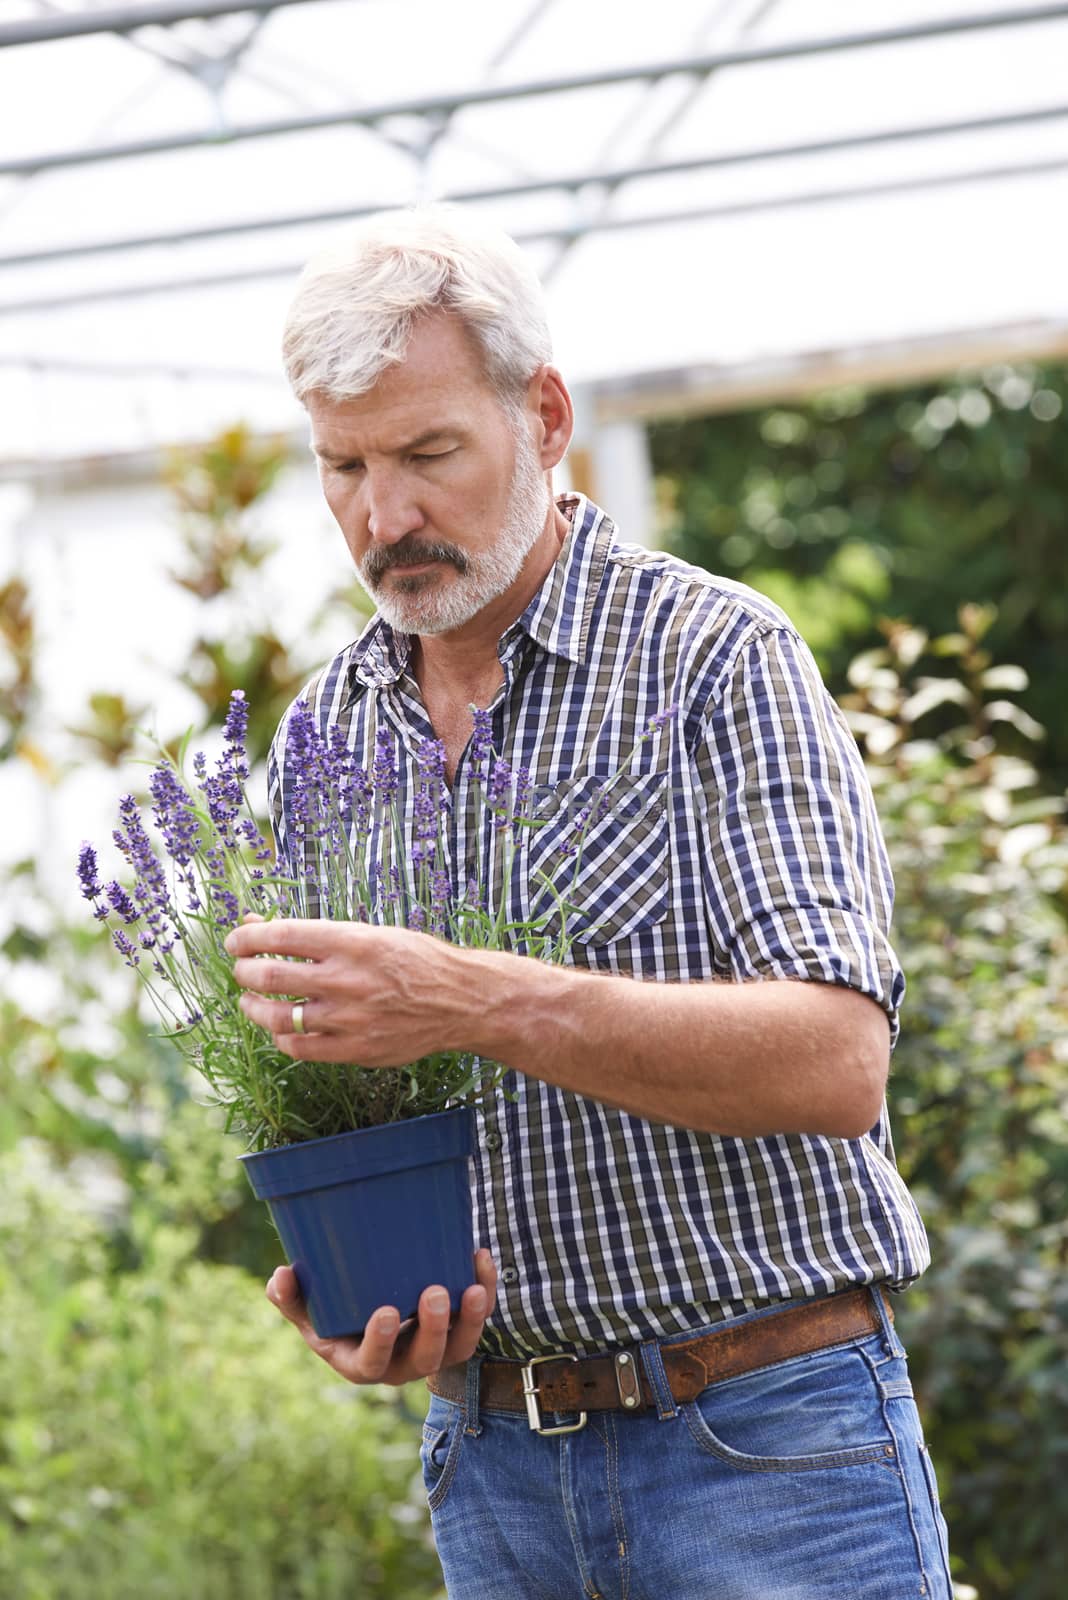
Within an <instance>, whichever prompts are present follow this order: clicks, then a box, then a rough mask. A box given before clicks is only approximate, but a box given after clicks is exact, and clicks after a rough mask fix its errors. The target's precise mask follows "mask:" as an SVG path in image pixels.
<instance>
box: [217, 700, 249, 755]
mask: <svg viewBox="0 0 1068 1600" xmlns="http://www.w3.org/2000/svg"><path fill="white" fill-rule="evenodd" d="M247 735H248V701H247V700H246V699H245V691H244V689H235V690H234V692H233V694H232V695H231V696H230V709H229V710H228V711H227V713H226V721H225V722H224V723H223V737H224V738H225V740H226V742H227V744H231V745H239V746H240V747H241V751H242V754H244V747H245V739H246V737H247Z"/></svg>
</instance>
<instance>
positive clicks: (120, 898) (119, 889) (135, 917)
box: [104, 879, 141, 954]
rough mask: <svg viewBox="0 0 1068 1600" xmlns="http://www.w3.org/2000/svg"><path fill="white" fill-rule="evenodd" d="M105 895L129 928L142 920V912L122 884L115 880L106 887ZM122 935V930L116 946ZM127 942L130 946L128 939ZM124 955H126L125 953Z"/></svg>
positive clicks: (116, 937) (116, 938) (116, 935)
mask: <svg viewBox="0 0 1068 1600" xmlns="http://www.w3.org/2000/svg"><path fill="white" fill-rule="evenodd" d="M104 893H105V894H106V895H107V897H108V900H109V901H110V902H111V908H112V910H113V911H117V912H118V914H119V916H120V917H121V918H122V920H123V922H125V923H126V925H127V927H129V926H130V924H131V923H134V922H137V921H139V920H140V917H141V913H140V911H139V910H138V909H137V907H136V906H135V905H134V903H133V901H132V900H131V899H130V896H129V895H128V894H127V893H126V890H125V889H124V888H123V886H122V884H121V883H117V882H116V881H115V880H114V879H112V881H111V882H110V883H109V884H106V885H105V887H104ZM120 934H122V930H121V929H120V930H119V932H118V933H116V934H115V936H114V937H115V941H116V944H118V939H119V935H120ZM122 937H123V938H124V939H125V938H126V935H125V934H122ZM126 942H127V944H129V940H128V939H127V940H126ZM119 949H120V950H121V949H122V946H121V945H119ZM123 954H125V951H123Z"/></svg>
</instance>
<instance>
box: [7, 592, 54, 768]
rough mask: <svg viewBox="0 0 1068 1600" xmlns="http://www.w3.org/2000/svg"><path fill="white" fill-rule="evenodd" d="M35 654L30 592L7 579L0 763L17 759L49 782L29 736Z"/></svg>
mask: <svg viewBox="0 0 1068 1600" xmlns="http://www.w3.org/2000/svg"><path fill="white" fill-rule="evenodd" d="M36 650H37V636H36V625H35V622H34V615H33V607H32V605H31V603H30V591H29V588H28V587H27V584H26V582H25V580H24V579H22V578H19V577H12V578H9V579H8V580H7V582H6V583H4V584H2V585H0V761H6V760H7V759H8V758H9V757H10V756H20V757H21V758H22V759H23V760H24V761H28V762H29V764H30V765H31V766H32V767H33V769H34V770H35V772H36V773H37V774H38V776H39V777H41V778H44V779H45V780H46V781H47V782H52V780H53V779H54V777H55V771H54V769H53V766H52V763H51V762H50V761H49V759H48V757H47V756H46V755H45V753H44V751H43V750H42V749H41V747H40V745H39V744H38V743H37V741H36V740H35V739H33V738H31V736H30V733H29V725H30V719H31V715H32V712H33V709H34V706H35V703H36V700H37V695H38V691H37V685H36V680H35V678H34V666H35V660H36Z"/></svg>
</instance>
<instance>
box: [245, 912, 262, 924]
mask: <svg viewBox="0 0 1068 1600" xmlns="http://www.w3.org/2000/svg"><path fill="white" fill-rule="evenodd" d="M266 920H267V919H266V917H261V916H260V914H259V912H258V911H246V912H245V915H244V916H243V917H242V918H241V921H242V922H266Z"/></svg>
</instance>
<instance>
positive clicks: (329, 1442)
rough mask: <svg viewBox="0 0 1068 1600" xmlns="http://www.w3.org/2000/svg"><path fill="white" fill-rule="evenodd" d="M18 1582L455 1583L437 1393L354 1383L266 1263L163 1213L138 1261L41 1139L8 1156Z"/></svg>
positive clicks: (248, 1588)
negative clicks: (429, 1500)
mask: <svg viewBox="0 0 1068 1600" xmlns="http://www.w3.org/2000/svg"><path fill="white" fill-rule="evenodd" d="M0 1188H2V1191H3V1194H4V1206H3V1210H2V1213H0V1364H2V1365H3V1369H4V1371H5V1373H6V1374H8V1381H7V1382H5V1383H4V1385H3V1386H2V1388H0V1592H2V1593H3V1594H4V1595H7V1596H11V1597H12V1600H16V1597H17V1600H58V1597H60V1596H61V1597H62V1600H100V1597H101V1596H103V1595H106V1596H108V1600H152V1597H159V1600H348V1597H350V1596H353V1595H358V1596H360V1600H393V1597H395V1596H399V1595H426V1596H428V1597H429V1596H432V1595H435V1594H438V1593H440V1587H439V1586H440V1569H439V1567H438V1563H437V1559H436V1557H435V1554H434V1549H433V1543H432V1541H431V1538H430V1533H429V1528H428V1525H427V1515H426V1507H425V1499H424V1496H423V1491H422V1484H421V1482H420V1481H419V1475H418V1470H417V1456H418V1434H419V1424H418V1420H417V1418H416V1415H415V1407H416V1406H417V1405H418V1404H419V1400H420V1398H421V1396H418V1395H417V1396H414V1397H409V1395H408V1394H407V1392H406V1391H403V1390H402V1391H399V1392H391V1391H381V1392H377V1393H371V1392H367V1391H358V1390H356V1389H354V1388H351V1387H349V1386H346V1385H344V1384H342V1383H341V1381H340V1380H339V1379H337V1378H335V1377H334V1376H333V1375H332V1374H330V1373H328V1372H327V1370H326V1368H325V1367H323V1366H322V1365H321V1364H320V1363H317V1362H313V1361H311V1360H310V1359H309V1358H308V1354H307V1351H306V1350H305V1349H304V1348H303V1346H302V1345H301V1343H300V1341H299V1340H295V1339H292V1338H291V1337H290V1336H289V1334H290V1330H288V1329H285V1328H283V1326H282V1325H281V1323H280V1322H279V1319H278V1317H277V1314H276V1313H275V1312H274V1311H273V1310H272V1309H271V1307H270V1306H269V1305H268V1304H267V1302H266V1301H265V1299H264V1296H263V1293H262V1289H261V1287H260V1285H259V1284H258V1283H256V1282H254V1281H253V1280H251V1279H250V1278H249V1277H248V1276H247V1274H245V1273H243V1272H241V1271H239V1270H237V1269H235V1268H233V1267H226V1266H220V1265H217V1264H214V1263H210V1262H204V1261H197V1260H195V1259H194V1258H193V1256H192V1254H191V1245H192V1244H193V1242H194V1241H195V1239H196V1232H195V1230H193V1229H190V1228H188V1227H186V1226H184V1225H183V1224H182V1223H181V1221H180V1220H179V1219H178V1218H176V1217H174V1216H168V1212H167V1210H166V1209H165V1208H164V1207H155V1206H154V1205H153V1200H154V1198H155V1197H154V1196H152V1195H151V1194H150V1195H149V1196H147V1197H146V1199H145V1200H143V1202H142V1204H143V1205H144V1208H145V1219H144V1220H145V1227H144V1246H145V1251H144V1254H143V1255H142V1257H141V1259H140V1261H139V1263H138V1265H137V1267H136V1270H128V1271H116V1270H115V1268H114V1265H113V1263H112V1260H111V1252H110V1249H109V1245H108V1240H107V1236H106V1233H105V1231H104V1228H103V1226H102V1224H101V1223H100V1221H99V1220H98V1219H96V1218H95V1217H94V1215H93V1213H92V1212H87V1211H86V1209H85V1207H84V1205H83V1204H82V1203H81V1197H80V1196H79V1195H78V1194H77V1193H74V1192H72V1191H71V1190H70V1189H69V1188H67V1187H65V1186H64V1184H63V1183H62V1182H61V1181H59V1177H58V1174H57V1173H55V1172H54V1171H53V1170H51V1169H50V1167H49V1163H48V1158H47V1153H46V1152H45V1151H44V1150H43V1149H42V1148H41V1146H40V1145H26V1146H24V1147H23V1148H22V1149H20V1150H19V1151H18V1152H15V1153H12V1154H8V1155H7V1156H0Z"/></svg>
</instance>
